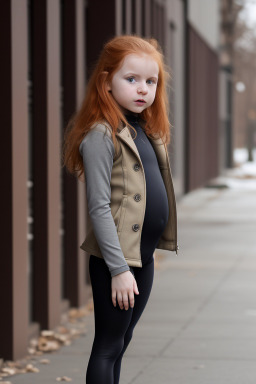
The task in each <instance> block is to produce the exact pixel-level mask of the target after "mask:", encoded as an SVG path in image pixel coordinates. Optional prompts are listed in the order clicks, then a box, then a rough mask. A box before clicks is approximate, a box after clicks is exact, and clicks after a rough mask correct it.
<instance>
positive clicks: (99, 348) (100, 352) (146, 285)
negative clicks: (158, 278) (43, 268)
mask: <svg viewBox="0 0 256 384" xmlns="http://www.w3.org/2000/svg"><path fill="white" fill-rule="evenodd" d="M130 269H131V272H132V273H133V275H134V277H135V280H136V282H137V285H138V290H139V295H136V294H135V293H134V307H133V308H131V307H130V306H129V308H128V310H127V311H126V310H125V309H121V308H120V307H119V304H118V302H117V303H116V307H114V305H113V302H112V298H111V275H110V273H109V270H108V267H107V265H106V263H105V261H104V259H101V258H99V257H97V256H94V255H90V260H89V272H90V278H91V285H92V292H93V302H94V321H95V335H94V341H93V345H92V351H91V356H90V359H89V362H88V366H87V372H86V384H118V383H119V378H120V371H121V361H122V357H123V354H124V352H125V350H126V348H127V346H128V344H129V342H130V341H131V339H132V333H133V329H134V327H135V325H136V323H137V321H138V320H139V318H140V316H141V314H142V312H143V310H144V308H145V306H146V304H147V301H148V298H149V295H150V292H151V288H152V284H153V279H154V259H152V260H151V262H150V263H148V264H146V265H144V266H143V267H142V268H140V267H130Z"/></svg>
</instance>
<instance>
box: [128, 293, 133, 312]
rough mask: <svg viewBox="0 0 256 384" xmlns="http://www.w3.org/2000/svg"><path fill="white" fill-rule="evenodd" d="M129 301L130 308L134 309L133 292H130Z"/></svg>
mask: <svg viewBox="0 0 256 384" xmlns="http://www.w3.org/2000/svg"><path fill="white" fill-rule="evenodd" d="M129 301H130V307H131V308H133V307H134V294H133V292H132V291H130V292H129Z"/></svg>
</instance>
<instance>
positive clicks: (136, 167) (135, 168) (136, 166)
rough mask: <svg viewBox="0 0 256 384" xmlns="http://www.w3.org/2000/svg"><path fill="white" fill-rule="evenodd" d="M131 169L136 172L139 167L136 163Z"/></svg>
mask: <svg viewBox="0 0 256 384" xmlns="http://www.w3.org/2000/svg"><path fill="white" fill-rule="evenodd" d="M133 169H134V171H136V172H137V171H138V170H139V169H140V165H139V164H138V163H136V164H134V166H133Z"/></svg>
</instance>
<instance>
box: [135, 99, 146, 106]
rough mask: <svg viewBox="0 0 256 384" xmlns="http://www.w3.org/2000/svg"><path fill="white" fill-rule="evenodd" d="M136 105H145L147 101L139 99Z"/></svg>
mask: <svg viewBox="0 0 256 384" xmlns="http://www.w3.org/2000/svg"><path fill="white" fill-rule="evenodd" d="M135 103H136V104H137V105H144V104H145V103H146V101H145V100H143V99H139V100H136V101H135Z"/></svg>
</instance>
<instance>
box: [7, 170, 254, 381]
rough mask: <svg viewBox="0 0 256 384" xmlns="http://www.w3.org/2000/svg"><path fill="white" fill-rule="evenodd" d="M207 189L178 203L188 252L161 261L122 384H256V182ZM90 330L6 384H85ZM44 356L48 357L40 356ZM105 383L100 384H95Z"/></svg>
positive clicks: (181, 238) (127, 356) (229, 179)
mask: <svg viewBox="0 0 256 384" xmlns="http://www.w3.org/2000/svg"><path fill="white" fill-rule="evenodd" d="M217 181H219V182H221V183H223V182H224V183H227V184H228V185H230V188H227V189H218V188H204V189H199V190H196V191H194V192H192V193H190V194H189V195H187V196H185V197H184V198H183V199H182V201H180V202H179V204H178V218H179V244H180V254H179V256H178V257H176V256H175V254H174V253H168V252H166V253H165V252H162V253H161V257H159V260H158V257H157V258H156V264H157V265H156V269H155V278H154V284H153V288H152V292H151V296H150V298H149V301H148V304H147V306H146V308H145V310H144V312H143V314H142V317H141V319H140V321H139V323H138V324H137V326H136V328H135V330H134V334H133V339H132V341H131V343H130V345H129V346H128V349H127V351H126V353H125V356H124V358H123V363H122V373H121V380H120V384H216V383H217V384H228V383H232V384H241V383H243V384H255V383H256V181H255V180H253V179H250V178H249V179H243V180H242V179H241V180H240V179H238V178H237V179H236V178H234V177H232V173H231V176H227V177H224V178H222V179H219V180H217ZM86 327H87V329H88V333H87V334H86V335H85V336H84V337H80V338H79V339H77V340H75V341H74V342H73V343H72V345H70V346H67V347H63V348H61V350H60V351H58V352H56V353H52V354H48V355H47V354H44V355H43V357H44V358H49V359H50V361H51V363H50V364H49V365H44V366H43V365H42V364H39V363H38V364H35V365H36V366H38V367H39V368H40V372H39V373H27V374H20V375H16V376H14V377H9V378H8V379H6V380H9V381H10V382H12V383H14V384H25V383H26V384H32V383H33V384H48V383H53V382H56V377H58V376H68V377H70V378H72V382H73V383H77V384H85V373H86V367H87V363H88V359H89V353H90V350H91V345H92V341H93V333H94V319H93V314H91V315H89V316H88V317H86ZM40 358H42V357H40ZM95 384H97V383H95Z"/></svg>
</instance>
